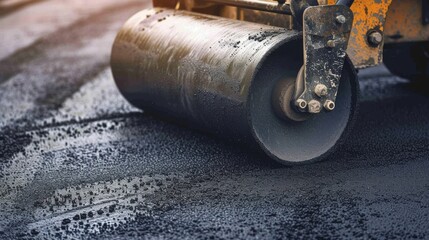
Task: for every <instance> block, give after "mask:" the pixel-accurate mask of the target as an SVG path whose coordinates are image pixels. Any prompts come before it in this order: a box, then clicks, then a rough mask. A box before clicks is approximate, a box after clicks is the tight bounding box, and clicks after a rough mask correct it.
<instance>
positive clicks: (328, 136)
mask: <svg viewBox="0 0 429 240" xmlns="http://www.w3.org/2000/svg"><path fill="white" fill-rule="evenodd" d="M398 2H400V1H397V2H395V1H393V2H392V1H391V0H389V1H387V0H386V1H380V2H378V1H363V0H356V1H353V0H339V1H330V0H321V1H316V0H288V1H278V2H275V1H268V0H235V1H230V0H199V1H171V0H155V1H154V6H155V8H153V9H147V10H142V11H141V12H139V13H137V14H135V15H134V16H132V17H131V18H130V19H129V20H128V21H127V22H126V23H125V24H124V26H123V27H122V28H121V29H120V31H119V33H118V35H117V37H116V40H115V42H114V45H113V49H112V55H111V68H112V72H113V76H114V79H115V82H116V85H117V86H118V89H119V90H120V92H121V93H122V95H123V96H124V97H125V98H126V99H127V100H128V101H129V102H130V103H131V104H133V105H134V106H136V107H138V108H140V109H142V110H144V112H145V113H147V114H151V115H154V116H157V117H159V118H161V119H167V120H169V121H176V122H178V123H181V124H184V125H187V126H188V127H190V128H197V129H200V130H202V131H204V132H209V133H211V134H213V135H216V136H219V137H221V138H223V139H225V140H227V141H233V142H237V143H241V144H242V145H246V146H248V147H250V148H254V147H257V148H258V149H261V150H262V151H263V152H265V153H266V154H267V155H268V156H270V157H271V158H272V159H274V160H276V161H278V162H280V163H282V164H285V165H294V164H301V163H308V162H314V161H318V160H321V159H324V158H326V157H327V156H328V155H329V153H331V152H332V151H334V150H335V149H336V148H338V146H339V145H340V144H341V143H342V142H344V141H345V140H346V139H347V135H348V133H349V132H350V128H351V126H352V124H353V122H354V119H355V116H356V109H357V102H358V101H357V99H358V94H359V84H358V80H357V75H356V70H355V69H356V68H358V69H361V68H366V67H370V66H375V65H377V64H380V63H381V62H382V56H383V50H384V46H385V44H386V48H387V49H389V51H386V53H385V56H387V57H388V58H389V59H388V61H387V63H388V65H387V67H391V66H395V64H396V62H395V60H394V56H395V54H397V52H398V51H396V52H395V51H393V50H395V47H396V46H399V45H406V44H413V43H416V42H420V44H419V45H425V44H426V43H425V42H424V39H426V37H427V35H429V30H428V31H426V26H425V25H424V24H422V26H415V27H416V28H418V29H419V31H420V34H415V33H414V32H410V31H405V30H404V29H403V28H401V26H398V23H397V19H398V18H399V16H400V15H401V14H398V12H399V13H402V14H407V13H408V12H407V11H411V10H410V9H412V6H416V5H415V4H417V1H410V2H408V3H407V4H405V3H398ZM413 4H414V5H413ZM364 8H366V9H367V11H366V12H365V11H362V9H364ZM422 10H423V13H424V9H422ZM391 11H392V12H394V13H391V14H390V15H391V16H393V17H391V18H388V17H389V16H390V15H389V12H391ZM428 12H429V10H428ZM423 13H422V14H423ZM365 14H366V15H365ZM410 16H411V15H410ZM428 16H429V15H428ZM395 21H396V22H395ZM385 27H386V28H385ZM395 29H399V30H401V34H403V35H401V36H400V37H399V36H396V37H395V36H393V33H394V31H395ZM399 30H398V31H399ZM384 31H385V32H386V34H385V33H384ZM387 33H388V34H390V35H387ZM426 33H428V34H426ZM392 49H393V50H392ZM398 49H399V48H398ZM401 49H402V50H401V52H400V53H401V54H406V53H405V52H404V51H406V48H401ZM404 49H405V50H404ZM392 56H393V57H392ZM419 56H425V54H424V53H422V54H420V55H419ZM428 59H429V58H428ZM420 69H421V68H420ZM393 72H398V73H400V75H401V76H405V77H406V76H413V77H414V76H415V75H417V73H415V71H414V70H413V67H408V68H404V69H402V70H397V71H393Z"/></svg>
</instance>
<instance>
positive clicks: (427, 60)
mask: <svg viewBox="0 0 429 240" xmlns="http://www.w3.org/2000/svg"><path fill="white" fill-rule="evenodd" d="M384 64H385V65H386V67H387V68H388V69H389V70H390V72H392V73H393V74H395V75H398V76H400V77H402V78H405V79H408V80H411V81H413V82H416V83H425V82H426V84H427V83H428V78H429V43H428V42H405V43H395V44H387V45H386V47H385V49H384Z"/></svg>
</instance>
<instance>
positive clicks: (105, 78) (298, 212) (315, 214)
mask: <svg viewBox="0 0 429 240" xmlns="http://www.w3.org/2000/svg"><path fill="white" fill-rule="evenodd" d="M149 6H150V5H149V3H147V2H142V1H137V0H135V1H129V2H123V1H113V0H103V1H101V0H100V1H81V0H64V1H35V2H34V3H33V4H26V5H25V6H23V7H20V8H16V9H13V10H11V11H2V12H4V14H3V15H1V16H0V43H1V44H0V239H15V238H24V239H25V238H66V237H67V238H72V239H73V238H77V239H82V238H83V239H86V238H91V239H93V238H94V239H123V238H129V239H140V238H167V239H185V238H205V239H218V238H222V239H224V238H225V239H236V238H242V239H249V238H250V239H252V238H262V239H278V238H282V239H286V238H304V239H308V238H321V239H324V238H333V239H337V238H363V239H369V238H376V239H387V238H388V239H392V238H399V239H404V238H407V239H409V238H417V239H428V238H429V94H428V92H429V87H428V86H424V85H415V84H410V83H408V82H407V81H406V80H404V79H401V78H399V77H396V76H393V75H391V74H390V73H389V72H388V71H387V70H386V69H385V68H384V67H378V68H374V69H368V70H364V71H361V72H360V73H359V77H360V85H361V87H360V88H361V99H360V110H359V115H358V119H357V122H356V124H355V128H354V130H353V132H352V133H351V135H350V137H349V139H348V141H347V142H346V143H345V144H344V145H343V146H342V147H341V148H340V149H339V150H338V151H337V152H335V153H334V154H333V155H331V156H330V157H329V158H328V159H326V160H325V161H323V162H320V163H316V164H311V165H305V166H297V167H282V166H279V165H277V164H276V163H274V162H273V161H271V160H270V159H269V158H268V157H266V156H265V155H262V154H260V153H255V152H254V151H251V150H249V149H246V148H245V147H242V146H237V145H233V144H230V143H225V142H224V141H222V140H220V139H217V138H215V137H213V136H210V135H208V134H206V133H201V132H196V131H193V130H189V129H187V128H184V127H180V126H177V125H175V124H173V123H167V122H163V121H159V120H157V119H154V118H152V117H151V116H148V115H146V114H144V113H143V112H142V111H141V110H138V109H136V108H134V107H132V106H130V105H129V104H128V103H127V102H126V101H125V100H124V99H123V98H122V96H121V95H120V93H119V92H118V91H117V89H116V87H115V84H114V82H113V79H112V76H111V73H110V68H109V55H110V47H111V45H112V42H113V39H114V37H115V34H116V32H117V30H118V29H119V27H120V26H121V24H122V23H123V22H124V21H125V20H126V19H127V18H128V17H130V16H131V15H132V14H133V13H135V12H137V11H138V10H140V9H143V8H146V7H149ZM2 32H3V33H4V34H2ZM428 81H429V79H428Z"/></svg>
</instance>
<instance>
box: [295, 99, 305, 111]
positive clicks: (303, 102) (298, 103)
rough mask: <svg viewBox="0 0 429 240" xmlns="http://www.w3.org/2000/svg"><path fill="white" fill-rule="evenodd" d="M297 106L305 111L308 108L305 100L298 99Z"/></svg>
mask: <svg viewBox="0 0 429 240" xmlns="http://www.w3.org/2000/svg"><path fill="white" fill-rule="evenodd" d="M295 105H296V106H297V107H298V109H299V110H305V109H306V108H307V101H305V100H304V99H298V100H296V101H295Z"/></svg>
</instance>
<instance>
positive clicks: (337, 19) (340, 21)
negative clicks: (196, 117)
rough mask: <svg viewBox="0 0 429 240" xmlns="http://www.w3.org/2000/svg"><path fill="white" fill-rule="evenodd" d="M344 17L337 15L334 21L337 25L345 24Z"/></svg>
mask: <svg viewBox="0 0 429 240" xmlns="http://www.w3.org/2000/svg"><path fill="white" fill-rule="evenodd" d="M346 20H347V19H346V17H344V15H338V16H337V17H336V18H335V21H337V23H339V24H344V23H346Z"/></svg>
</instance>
